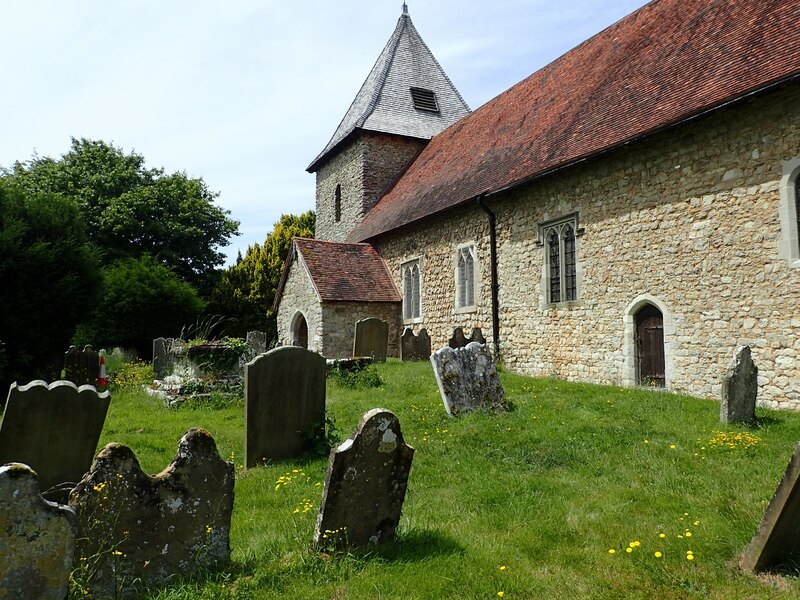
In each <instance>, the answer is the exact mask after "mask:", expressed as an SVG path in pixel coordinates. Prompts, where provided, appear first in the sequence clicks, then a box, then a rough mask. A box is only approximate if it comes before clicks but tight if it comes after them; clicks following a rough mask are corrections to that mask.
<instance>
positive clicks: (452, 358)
mask: <svg viewBox="0 0 800 600" xmlns="http://www.w3.org/2000/svg"><path fill="white" fill-rule="evenodd" d="M431 364H432V365H433V371H434V373H435V375H436V383H437V384H438V385H439V392H440V393H441V394H442V401H443V402H444V408H445V410H446V411H447V414H448V415H451V416H452V415H457V414H460V413H462V412H465V411H470V410H475V409H490V410H494V411H498V410H507V409H508V405H507V403H506V401H505V399H504V391H503V386H502V384H501V383H500V378H499V377H498V376H497V370H496V369H495V366H494V361H493V360H492V354H491V353H490V352H489V348H487V347H486V346H485V345H484V344H480V343H478V342H471V343H469V344H467V345H466V347H464V348H449V347H448V348H441V349H440V350H437V351H436V352H434V353H433V354H431Z"/></svg>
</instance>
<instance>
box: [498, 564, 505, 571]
mask: <svg viewBox="0 0 800 600" xmlns="http://www.w3.org/2000/svg"><path fill="white" fill-rule="evenodd" d="M497 568H498V569H500V570H501V571H505V570H506V566H505V565H500V566H499V567H497Z"/></svg>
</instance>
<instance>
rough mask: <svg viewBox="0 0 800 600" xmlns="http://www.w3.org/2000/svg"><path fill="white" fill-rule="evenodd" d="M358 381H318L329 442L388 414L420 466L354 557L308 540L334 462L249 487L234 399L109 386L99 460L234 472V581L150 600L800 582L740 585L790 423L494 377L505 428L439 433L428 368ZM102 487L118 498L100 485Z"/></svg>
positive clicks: (419, 365) (604, 591)
mask: <svg viewBox="0 0 800 600" xmlns="http://www.w3.org/2000/svg"><path fill="white" fill-rule="evenodd" d="M115 368H116V367H115ZM370 370H374V371H373V377H370V378H364V381H369V382H372V383H374V382H375V378H374V375H375V373H377V375H378V377H379V378H380V382H381V384H380V385H379V386H378V387H369V386H365V387H358V386H356V387H353V384H354V383H355V384H357V383H358V378H357V377H356V378H352V379H348V380H340V379H337V378H329V380H328V383H327V393H326V395H327V402H326V404H327V419H328V421H329V424H330V422H333V423H335V426H336V428H335V429H330V428H329V430H328V433H327V435H328V438H331V441H334V442H336V443H339V442H341V441H342V440H344V439H345V438H346V437H347V436H348V435H349V434H350V432H351V431H352V430H353V429H354V428H355V427H356V425H357V424H358V423H359V420H360V419H362V417H363V416H364V415H365V413H367V412H368V411H370V410H371V409H374V408H377V407H381V408H385V409H388V410H390V411H391V412H392V413H394V415H395V416H396V417H397V419H398V421H399V426H400V427H402V436H403V437H404V439H405V443H406V444H408V445H409V446H411V447H413V448H414V450H413V451H408V450H404V451H402V452H404V453H405V454H406V455H408V454H409V452H410V453H411V454H413V465H412V467H411V473H410V477H409V479H408V490H407V493H406V497H405V503H404V504H403V512H402V518H401V520H400V522H399V527H398V528H397V531H396V535H395V537H394V539H393V540H392V541H389V542H387V543H385V544H383V545H380V546H372V545H368V546H367V547H366V548H361V549H359V548H353V547H346V546H345V547H342V545H341V544H340V542H341V538H340V537H338V536H337V535H336V532H334V531H333V530H330V529H326V527H324V526H323V527H321V528H317V527H315V525H316V519H317V514H318V512H319V508H320V501H321V498H322V493H323V488H324V481H325V476H326V471H327V469H328V456H327V454H326V453H323V452H316V453H315V452H314V451H313V449H312V450H311V451H309V452H307V453H305V454H303V455H302V456H300V457H299V458H281V459H274V460H269V461H268V462H267V464H265V465H263V466H253V467H251V468H245V465H246V462H245V444H244V439H245V423H244V419H243V416H244V413H245V402H244V400H243V399H231V398H229V397H227V396H226V397H220V398H215V397H213V396H212V397H210V398H209V397H202V398H199V399H195V400H190V401H187V402H184V403H183V404H181V405H180V406H178V407H173V408H169V407H167V405H166V404H165V403H164V402H163V400H162V399H159V398H157V397H154V396H151V395H148V394H146V393H144V392H143V391H142V390H141V388H140V387H139V385H138V383H140V381H141V380H143V379H146V378H147V377H151V376H152V375H151V373H152V371H150V370H149V367H138V368H137V367H131V366H130V365H127V366H125V367H124V368H122V369H121V370H119V371H117V372H116V373H114V374H112V375H114V379H113V380H115V381H117V382H118V383H117V384H112V389H111V396H112V400H111V403H110V406H109V408H108V415H107V418H106V421H105V425H104V427H103V431H102V434H101V436H100V442H99V446H98V447H99V448H102V447H104V446H106V444H108V443H111V442H117V443H119V444H124V445H125V446H127V447H129V448H130V449H131V450H132V451H133V453H134V454H135V457H136V459H137V460H138V462H139V463H140V465H141V468H142V470H143V471H144V472H145V473H150V474H155V473H158V472H160V471H162V469H164V468H165V467H166V466H167V465H168V464H170V461H172V460H173V457H176V454H175V452H176V449H177V448H178V442H179V440H182V438H183V437H184V435H185V434H186V433H187V431H189V430H190V429H192V428H194V427H201V428H203V429H205V430H206V431H208V432H209V433H210V434H211V435H212V436H213V440H214V441H215V443H216V449H217V450H218V452H219V454H220V455H221V457H222V458H223V459H225V460H228V461H232V462H233V465H234V474H235V501H234V508H233V513H232V519H231V522H230V550H231V555H230V556H231V562H230V564H228V565H227V566H226V567H223V568H221V569H209V570H202V569H201V571H200V575H199V576H196V577H194V578H190V579H187V580H186V581H183V582H176V584H175V585H173V586H170V587H162V588H154V589H153V590H151V591H150V592H148V593H149V594H150V595H149V596H148V597H150V598H158V599H160V600H166V599H179V598H181V599H189V598H208V599H212V598H213V599H217V598H231V599H234V598H273V597H274V598H277V597H292V598H498V597H502V598H617V597H656V598H707V597H711V598H736V597H741V598H744V597H747V598H782V597H785V598H792V597H797V596H798V594H800V580H798V578H797V565H793V564H790V565H789V566H788V567H787V568H784V569H779V570H777V571H775V572H769V573H763V574H759V575H753V574H752V573H746V572H742V571H741V570H740V569H739V568H738V563H739V560H740V559H741V557H742V555H743V554H744V552H745V549H746V548H747V547H748V544H750V541H751V539H752V537H753V534H754V533H755V531H756V528H757V526H758V524H759V522H760V521H761V518H762V516H763V515H764V512H765V509H766V508H767V505H768V503H769V501H770V498H771V497H772V495H773V493H774V491H775V489H776V486H777V485H778V482H779V480H780V479H781V476H782V475H783V472H784V470H785V469H786V465H787V463H788V461H789V459H790V458H791V456H792V451H793V449H794V446H795V444H796V443H797V441H798V440H800V415H798V414H796V413H791V412H774V411H767V410H762V409H759V410H758V411H757V421H756V423H755V424H754V425H752V426H747V425H743V424H723V423H721V422H720V404H719V402H714V401H710V400H701V399H696V398H691V397H686V396H680V395H676V394H670V393H664V392H658V391H650V390H646V389H621V388H614V387H605V386H596V385H582V384H571V383H566V382H562V381H556V380H548V379H530V378H527V377H522V376H517V375H514V374H511V373H506V372H502V370H501V372H500V374H499V375H500V380H501V382H502V385H503V388H504V391H505V396H504V401H505V402H504V404H505V405H504V406H503V410H496V411H487V412H484V411H473V412H467V411H464V412H459V413H458V414H457V416H448V415H447V413H446V412H445V409H444V406H443V402H442V396H441V394H440V390H439V387H438V385H437V381H436V378H435V377H434V372H433V369H432V368H431V364H430V363H429V362H426V361H421V362H413V363H411V362H399V361H397V360H393V359H390V360H388V361H387V362H385V363H380V364H377V365H375V366H373V367H370ZM340 381H345V382H346V383H347V385H343V384H342V383H340ZM506 409H507V410H506ZM384 414H385V413H378V414H377V416H383V415H384ZM385 427H386V426H385V425H384V428H385ZM390 427H396V425H391V426H390ZM392 435H393V436H394V434H392ZM392 439H393V438H392ZM316 441H317V442H322V441H323V440H319V439H318V440H316ZM181 444H185V442H184V441H182V442H181ZM321 445H322V444H321V443H318V444H316V446H317V449H319V448H320V446H321ZM355 446H357V444H352V445H351V447H355ZM111 450H112V451H111V454H114V453H119V452H121V451H120V450H118V447H112V449H111ZM104 452H106V454H107V455H108V454H109V453H108V449H107V450H104ZM122 454H123V455H124V452H122ZM122 458H123V459H124V458H125V457H124V456H123V457H122ZM176 458H177V457H176ZM407 458H408V459H409V460H410V457H409V456H407ZM104 460H107V459H104ZM104 464H106V463H104ZM104 469H106V470H107V469H108V467H107V466H103V465H101V466H99V467H97V468H96V469H94V470H93V475H92V477H90V478H88V479H85V480H84V481H85V482H86V483H85V484H84V488H87V487H88V488H92V487H94V489H97V488H101V489H102V487H103V486H102V483H101V479H102V478H100V476H101V474H102V473H103V472H104ZM104 477H106V479H109V480H111V481H112V482H113V474H112V473H110V472H109V473H107V474H105V475H104ZM223 478H224V475H223ZM103 481H105V480H103ZM156 483H157V482H156ZM163 485H168V484H167V483H165V484H163ZM226 485H227V484H226ZM153 493H155V494H158V493H160V492H153ZM342 493H344V494H346V493H347V491H346V490H344V492H342V490H339V495H340V496H341V495H342ZM366 512H367V511H366V510H365V514H366ZM152 518H155V517H152ZM204 518H206V517H204ZM209 518H210V517H209ZM126 527H127V528H132V526H128V525H126ZM219 527H221V526H219V525H218V524H216V523H214V524H213V527H212V526H211V525H209V529H212V531H214V532H216V531H218V529H219ZM151 528H154V529H156V530H157V529H158V527H157V526H154V525H152V524H151ZM132 537H133V536H132ZM164 539H165V540H169V539H170V536H169V535H165V536H164ZM315 539H316V544H315ZM159 543H163V540H162V542H159ZM220 543H223V542H222V541H220ZM79 547H80V544H79ZM204 550H206V549H204ZM107 551H109V552H111V553H112V554H111V558H112V559H115V560H120V561H123V560H124V558H125V557H118V556H115V555H113V552H114V550H111V549H109V550H107ZM86 552H87V553H91V552H94V553H95V554H91V555H90V556H88V557H87V559H88V560H87V561H83V562H82V563H81V562H79V563H78V564H77V565H76V570H75V571H74V573H73V577H72V583H71V587H70V597H71V598H82V597H86V596H85V594H84V592H85V591H86V589H87V588H86V587H84V585H85V584H86V582H87V581H90V580H91V578H92V576H94V575H95V574H94V573H92V572H91V568H90V567H87V566H86V564H88V563H90V562H91V561H92V558H93V557H94V558H96V553H97V552H98V550H97V549H94V550H92V549H89V550H87V551H86ZM222 554H224V552H223V553H222ZM92 564H98V565H99V566H98V567H97V568H98V569H99V568H107V567H108V565H105V567H103V564H102V563H98V562H96V561H95V562H94V563H92Z"/></svg>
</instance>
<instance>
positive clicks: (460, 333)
mask: <svg viewBox="0 0 800 600" xmlns="http://www.w3.org/2000/svg"><path fill="white" fill-rule="evenodd" d="M472 342H478V343H479V344H485V343H486V338H485V337H483V333H482V332H481V328H480V327H474V328H473V329H472V334H471V335H470V336H469V337H466V336H465V335H464V330H463V329H462V328H461V327H456V328H455V329H453V337H451V338H450V340H448V342H447V345H448V346H450V347H451V348H464V347H466V346H467V344H471V343H472Z"/></svg>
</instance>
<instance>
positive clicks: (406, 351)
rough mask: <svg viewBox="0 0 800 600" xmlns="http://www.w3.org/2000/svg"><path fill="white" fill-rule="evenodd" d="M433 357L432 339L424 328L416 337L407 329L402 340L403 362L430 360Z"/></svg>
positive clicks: (401, 356) (401, 352)
mask: <svg viewBox="0 0 800 600" xmlns="http://www.w3.org/2000/svg"><path fill="white" fill-rule="evenodd" d="M430 356H431V338H430V336H429V335H428V330H427V329H425V328H424V327H423V328H422V329H420V330H419V334H417V335H414V332H413V331H411V329H410V328H406V330H405V331H404V332H403V335H402V337H401V338H400V359H401V360H428V359H429V358H430Z"/></svg>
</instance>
